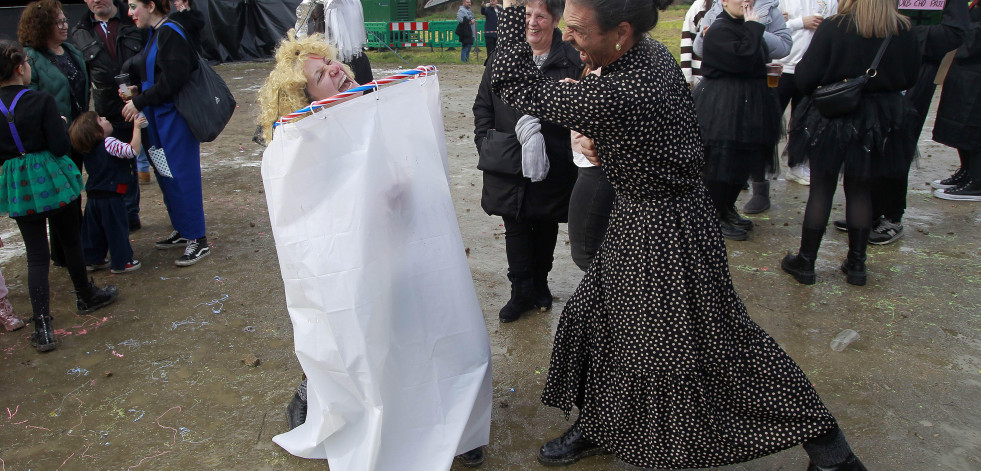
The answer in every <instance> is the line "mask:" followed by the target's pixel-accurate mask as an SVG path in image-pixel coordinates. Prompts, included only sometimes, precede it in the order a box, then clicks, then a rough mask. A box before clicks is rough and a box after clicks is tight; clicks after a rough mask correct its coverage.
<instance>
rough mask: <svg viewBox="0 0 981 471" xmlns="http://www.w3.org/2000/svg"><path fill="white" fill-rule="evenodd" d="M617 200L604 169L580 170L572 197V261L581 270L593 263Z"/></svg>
mask: <svg viewBox="0 0 981 471" xmlns="http://www.w3.org/2000/svg"><path fill="white" fill-rule="evenodd" d="M615 198H616V193H615V192H614V191H613V185H611V184H610V181H609V180H607V179H606V171H605V170H603V167H582V168H580V169H579V178H578V179H577V180H576V186H575V187H573V188H572V196H571V197H570V198H569V245H570V246H571V248H572V261H574V262H576V266H578V267H579V268H580V269H581V270H582V271H586V270H587V269H588V268H589V265H591V264H592V263H593V257H595V256H596V251H597V250H599V247H600V244H602V243H603V238H604V237H606V228H607V227H609V225H610V212H612V211H613V200H614V199H615Z"/></svg>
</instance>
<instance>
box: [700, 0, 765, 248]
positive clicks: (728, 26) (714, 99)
mask: <svg viewBox="0 0 981 471" xmlns="http://www.w3.org/2000/svg"><path fill="white" fill-rule="evenodd" d="M722 5H723V11H722V13H721V14H719V16H718V17H717V18H716V19H715V21H713V22H712V26H711V27H710V28H709V30H708V32H707V33H705V34H704V48H703V55H702V68H701V72H702V76H703V77H704V79H703V80H702V81H701V82H699V84H698V85H697V86H696V87H695V89H694V90H693V92H692V93H693V97H694V99H695V111H696V113H697V115H698V124H699V128H700V129H701V134H702V142H703V144H704V149H705V168H704V170H703V172H702V179H703V181H704V182H705V186H706V187H707V188H708V191H709V195H710V196H711V198H712V201H713V202H714V203H715V207H716V211H717V213H718V216H719V223H720V227H721V230H722V235H723V236H724V237H726V238H727V239H730V240H746V239H747V238H748V237H749V235H748V234H749V233H748V231H750V230H752V228H753V222H752V221H750V220H749V219H746V218H743V217H741V216H740V215H739V213H737V212H736V206H735V204H736V198H737V197H738V196H739V192H740V191H741V190H742V187H743V184H744V183H745V182H746V180H747V179H748V178H749V176H750V175H751V174H753V173H759V174H763V173H765V172H773V171H774V170H775V169H776V145H777V141H779V140H780V133H781V131H780V129H781V112H780V108H779V103H778V101H777V96H776V94H775V93H774V92H773V90H774V89H772V88H768V87H767V83H766V77H767V62H769V53H768V50H767V48H766V46H765V42H764V39H763V36H764V32H765V29H766V27H765V26H763V24H762V23H760V21H759V19H760V15H759V13H758V12H757V11H756V10H755V9H754V8H753V2H752V1H751V0H722Z"/></svg>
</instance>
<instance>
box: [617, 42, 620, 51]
mask: <svg viewBox="0 0 981 471" xmlns="http://www.w3.org/2000/svg"><path fill="white" fill-rule="evenodd" d="M617 50H618V51H619V50H620V43H617Z"/></svg>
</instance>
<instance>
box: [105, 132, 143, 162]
mask: <svg viewBox="0 0 981 471" xmlns="http://www.w3.org/2000/svg"><path fill="white" fill-rule="evenodd" d="M105 142H106V152H109V154H111V155H113V156H115V157H119V158H120V159H135V158H136V154H137V152H136V150H135V149H133V147H132V146H130V145H129V144H127V143H125V142H123V141H120V140H119V139H116V138H115V137H107V138H106V141H105Z"/></svg>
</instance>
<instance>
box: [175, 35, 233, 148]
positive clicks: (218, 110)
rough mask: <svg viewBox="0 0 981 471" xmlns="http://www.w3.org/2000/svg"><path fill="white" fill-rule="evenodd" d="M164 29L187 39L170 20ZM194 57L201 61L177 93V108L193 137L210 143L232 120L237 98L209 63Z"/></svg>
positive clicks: (198, 56) (199, 57)
mask: <svg viewBox="0 0 981 471" xmlns="http://www.w3.org/2000/svg"><path fill="white" fill-rule="evenodd" d="M164 26H169V27H170V28H172V29H173V30H174V31H177V33H178V34H180V35H181V37H183V38H184V39H187V36H185V35H184V31H182V30H181V27H180V26H179V25H176V24H174V23H172V22H169V21H168V22H166V23H164ZM195 56H196V57H197V59H198V68H197V69H196V70H195V71H193V72H191V78H190V80H188V81H187V83H185V84H184V85H183V86H182V87H181V89H180V91H178V92H177V95H176V96H175V97H174V105H175V106H176V107H177V112H178V113H180V114H181V117H183V118H184V121H187V126H188V127H189V128H191V134H194V138H195V139H197V140H198V142H211V141H213V140H215V138H216V137H218V135H219V134H221V131H222V130H223V129H225V125H226V124H228V121H229V120H230V119H232V113H234V112H235V97H234V96H232V92H231V91H230V90H229V89H228V85H227V84H225V81H224V80H222V79H221V77H220V76H219V75H218V73H217V72H215V70H214V69H212V68H211V65H210V64H208V61H206V60H204V59H203V58H202V57H201V56H200V55H198V54H197V53H195Z"/></svg>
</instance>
